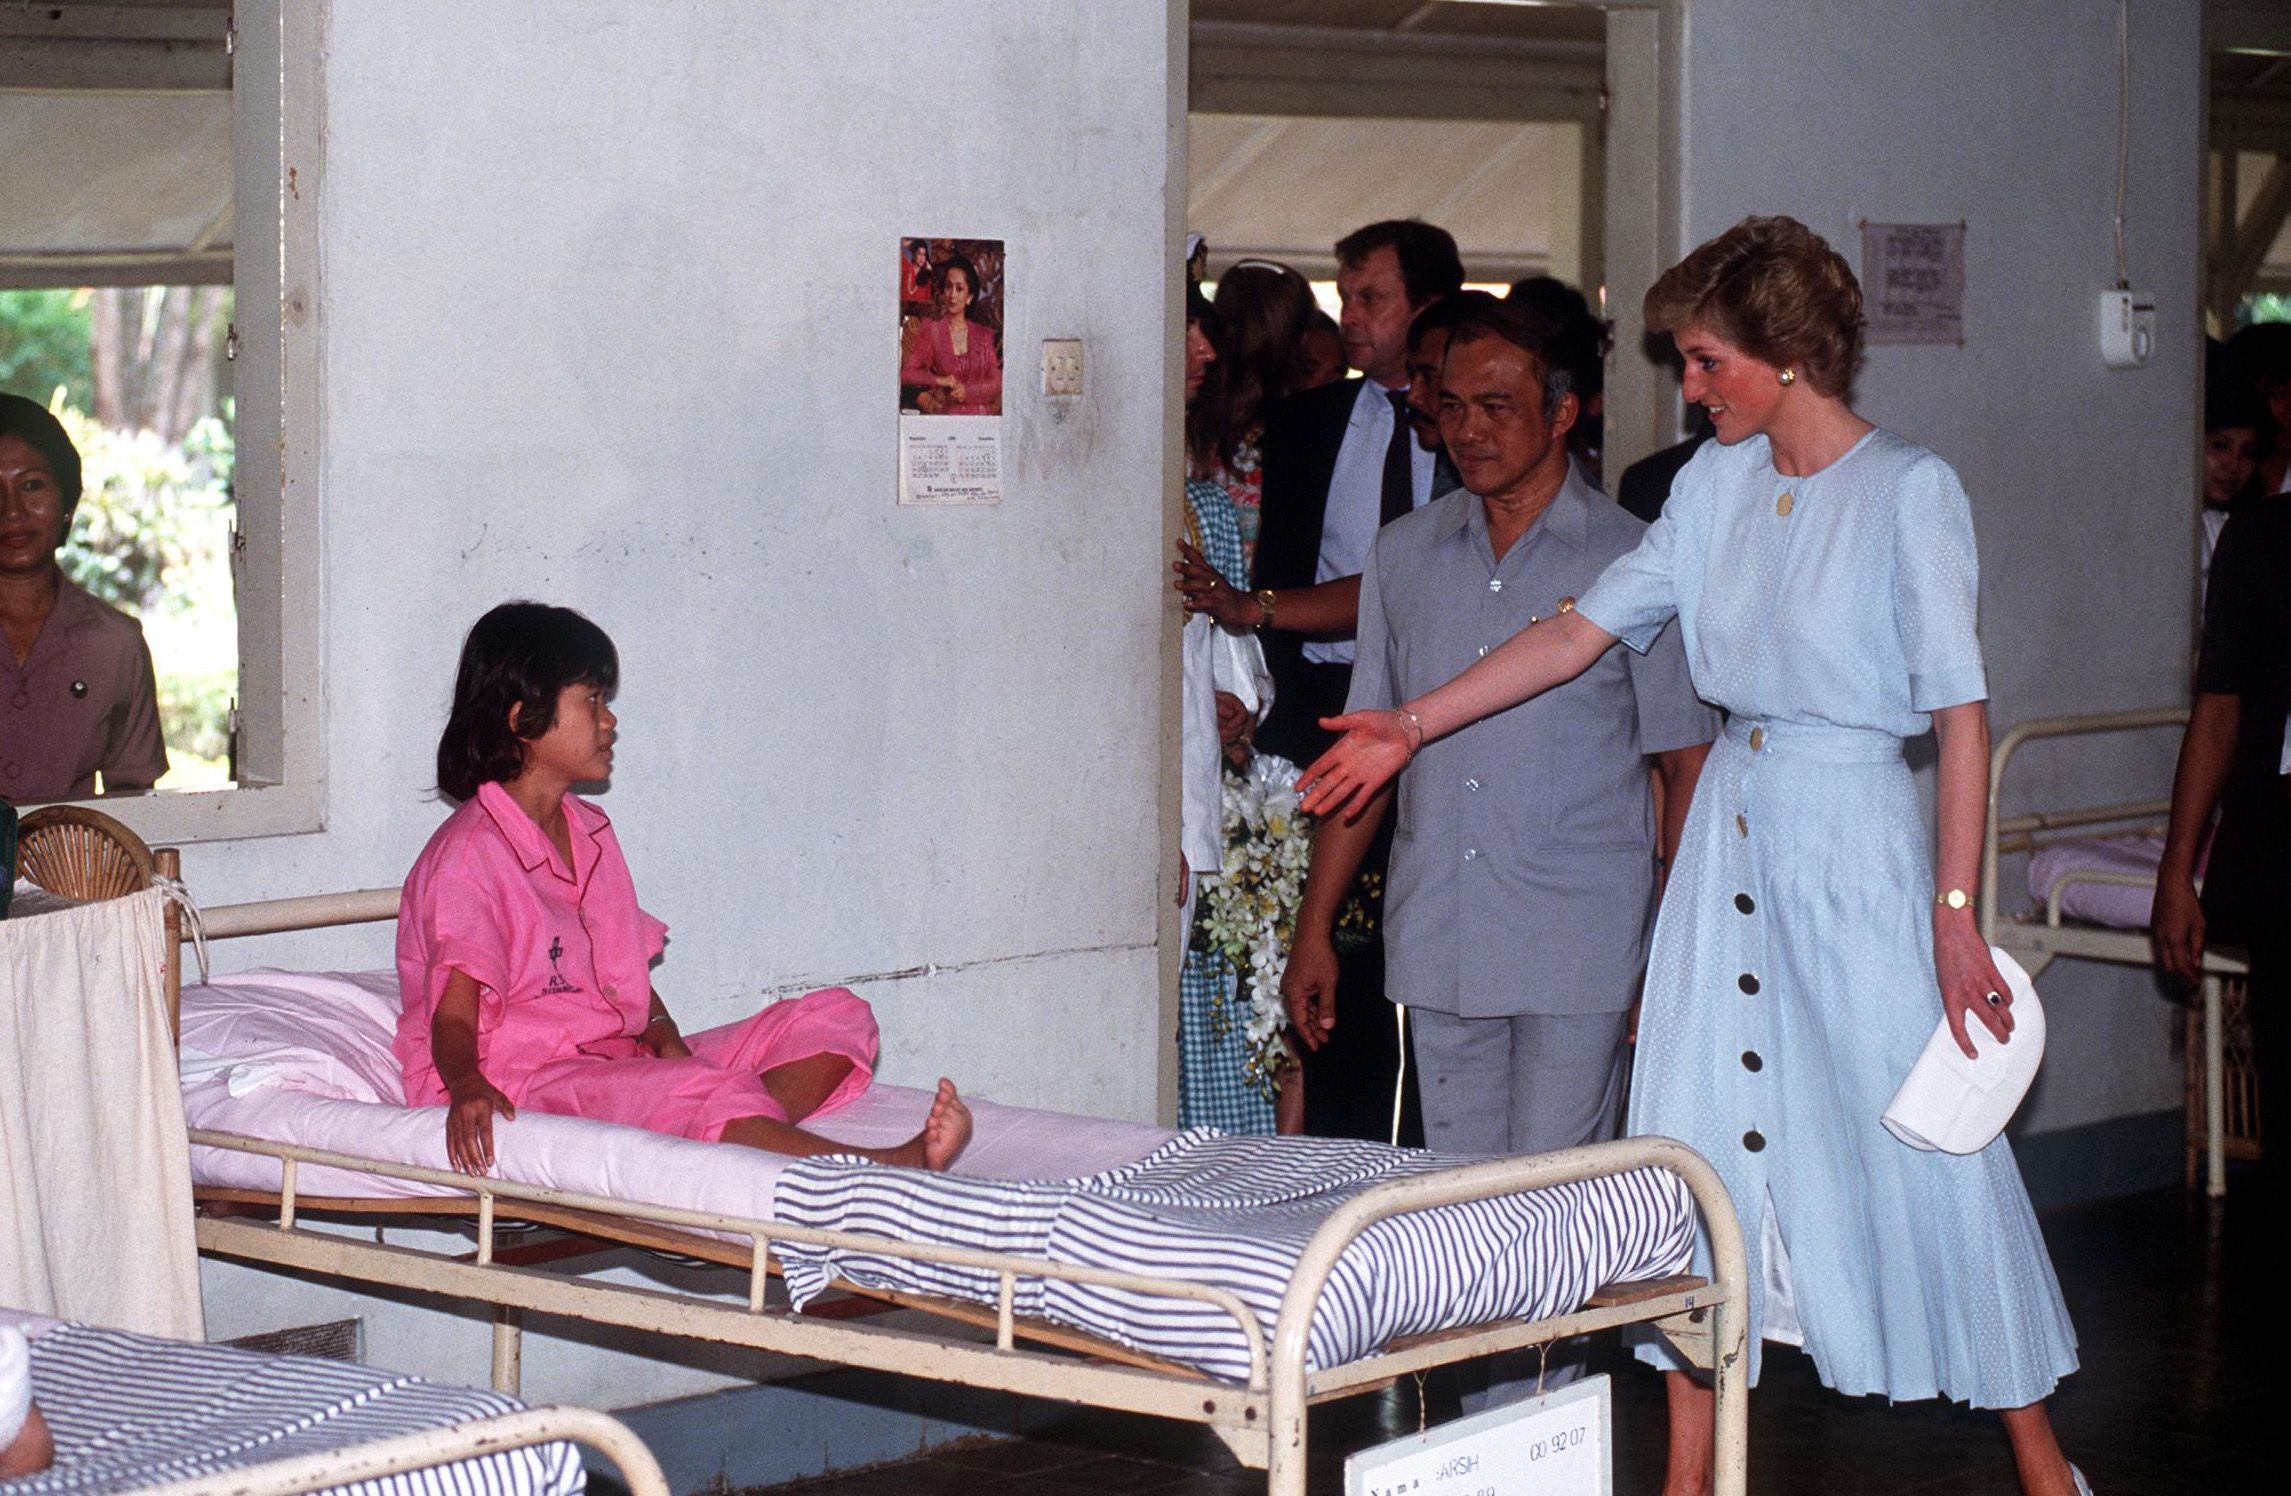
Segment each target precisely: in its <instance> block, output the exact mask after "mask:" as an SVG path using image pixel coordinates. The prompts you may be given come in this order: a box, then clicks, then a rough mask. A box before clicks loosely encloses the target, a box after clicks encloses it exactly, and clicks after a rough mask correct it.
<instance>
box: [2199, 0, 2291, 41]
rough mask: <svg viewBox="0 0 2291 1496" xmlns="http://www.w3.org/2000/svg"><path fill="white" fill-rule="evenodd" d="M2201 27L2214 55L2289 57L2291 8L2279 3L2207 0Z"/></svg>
mask: <svg viewBox="0 0 2291 1496" xmlns="http://www.w3.org/2000/svg"><path fill="white" fill-rule="evenodd" d="M2204 25H2205V28H2206V31H2207V33H2208V39H2209V42H2210V46H2211V49H2212V50H2213V51H2214V52H2258V53H2276V54H2291V9H2286V8H2285V7H2284V6H2283V4H2282V3H2281V0H2210V3H2209V4H2207V5H2205V6H2204Z"/></svg>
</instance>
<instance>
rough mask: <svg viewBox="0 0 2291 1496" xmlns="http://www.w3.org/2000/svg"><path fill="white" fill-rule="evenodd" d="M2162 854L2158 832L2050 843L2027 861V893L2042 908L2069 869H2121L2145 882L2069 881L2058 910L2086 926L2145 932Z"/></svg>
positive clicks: (2151, 910)
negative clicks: (2106, 926) (2150, 834)
mask: <svg viewBox="0 0 2291 1496" xmlns="http://www.w3.org/2000/svg"><path fill="white" fill-rule="evenodd" d="M2163 858H2164V839H2163V838H2162V837H2160V836H2100V837H2090V838H2086V839H2083V840H2079V841H2065V842H2055V843H2053V844H2052V845H2051V846H2049V847H2046V848H2044V849H2043V850H2042V851H2040V852H2038V853H2037V854H2036V855H2035V856H2033V857H2031V858H2029V863H2028V891H2029V897H2031V898H2033V899H2035V900H2036V904H2037V909H2038V910H2039V911H2040V912H2041V911H2042V910H2043V909H2045V907H2046V906H2047V904H2048V902H2049V901H2050V899H2051V897H2052V888H2053V885H2054V884H2055V883H2057V882H2059V881H2060V879H2062V878H2064V877H2067V876H2069V875H2070V874H2073V873H2112V874H2114V873H2124V874H2130V875H2132V876H2134V877H2137V878H2142V879H2145V880H2146V881H2145V882H2144V883H2143V884H2142V885H2141V886H2140V887H2137V888H2132V887H2127V886H2125V885H2123V884H2121V883H2070V884H2068V885H2067V886H2066V887H2065V888H2063V889H2062V890H2061V894H2060V912H2061V914H2062V915H2063V916H2064V917H2066V918H2069V919H2075V920H2082V921H2084V922H2085V923H2086V924H2093V925H2108V926H2110V927H2112V928H2114V929H2119V930H2144V929H2146V928H2147V927H2148V920H2149V918H2150V917H2151V914H2152V912H2153V910H2154V908H2155V903H2156V883H2155V879H2156V867H2157V864H2159V863H2160V862H2162V861H2163Z"/></svg>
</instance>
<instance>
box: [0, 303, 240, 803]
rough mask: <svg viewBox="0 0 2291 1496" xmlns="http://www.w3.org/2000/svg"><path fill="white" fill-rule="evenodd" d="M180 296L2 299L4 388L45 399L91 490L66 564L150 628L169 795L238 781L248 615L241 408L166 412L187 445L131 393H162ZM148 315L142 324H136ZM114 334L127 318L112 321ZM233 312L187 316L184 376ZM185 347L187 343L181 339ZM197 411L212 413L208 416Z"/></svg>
mask: <svg viewBox="0 0 2291 1496" xmlns="http://www.w3.org/2000/svg"><path fill="white" fill-rule="evenodd" d="M107 295H108V296H113V297H122V298H125V299H124V300H123V301H122V302H121V306H122V307H123V308H124V309H125V311H126V312H127V313H128V319H127V320H126V322H125V323H124V325H122V333H123V334H124V336H125V338H126V342H125V344H124V346H121V347H119V348H117V349H116V350H115V356H114V362H113V364H112V365H111V366H110V367H112V368H113V369H114V370H115V375H114V381H115V390H114V394H113V396H112V402H113V403H114V404H115V405H120V406H123V407H124V408H123V409H121V410H119V411H117V412H115V414H114V416H113V423H112V424H106V423H105V422H103V421H100V420H98V419H97V417H96V415H95V414H94V412H95V409H96V407H97V404H98V401H97V398H96V390H95V382H94V377H93V374H94V368H95V364H96V359H97V353H96V349H95V344H96V340H97V330H96V327H95V323H96V321H97V318H96V317H95V316H94V311H95V309H96V303H98V302H99V301H100V299H101V298H103V297H105V296H107ZM190 295H191V293H188V292H180V291H179V294H177V295H176V296H175V297H174V299H173V302H172V303H168V302H167V299H166V293H165V292H164V290H163V289H162V288H134V289H132V290H130V291H127V292H100V291H99V292H90V291H86V290H58V291H24V290H15V291H5V290H0V389H5V390H8V391H10V392H12V393H15V394H20V395H23V396H25V397H26V398H28V399H32V400H37V401H38V402H39V403H41V404H42V405H46V406H48V407H49V408H50V409H52V410H54V411H55V412H56V415H57V418H58V419H59V420H61V421H62V422H63V424H64V429H65V430H66V431H67V432H69V433H70V435H71V438H72V442H73V444H74V445H75V446H77V447H78V448H79V452H80V465H81V471H82V478H83V493H82V496H81V499H80V506H79V511H78V513H77V514H76V515H75V516H74V517H73V521H72V528H71V534H70V536H69V537H68V538H67V540H66V541H65V544H64V548H63V551H62V553H61V555H60V556H59V557H58V559H59V561H60V562H61V563H62V566H63V569H64V574H65V575H66V576H68V577H70V578H71V579H72V580H73V581H74V582H76V583H78V584H79V585H80V586H82V587H85V588H87V590H88V591H89V592H91V593H93V594H94V595H95V596H97V597H98V598H101V599H102V600H103V601H105V602H107V603H109V604H111V605H112V606H113V607H115V608H119V609H120V610H122V611H123V612H126V613H130V614H133V615H134V616H135V617H136V618H138V619H139V620H140V621H141V622H142V624H143V633H144V638H145V639H146V641H147V642H148V643H149V644H150V646H151V657H152V664H153V667H154V669H155V671H156V673H157V676H158V684H159V716H160V722H161V727H162V730H163V732H164V733H165V736H166V739H167V752H168V756H169V758H170V760H171V761H172V766H171V768H170V770H169V773H168V775H167V778H166V779H164V780H163V781H161V783H162V784H163V785H164V786H165V787H167V788H171V789H173V788H206V787H212V786H216V785H220V784H223V783H225V782H227V780H228V778H229V764H228V756H229V751H230V750H229V723H230V709H231V703H232V701H233V700H234V699H235V698H236V697H237V695H238V674H239V664H238V610H237V600H236V598H235V597H234V596H233V594H232V581H231V570H230V532H231V523H232V518H233V514H234V505H233V503H232V498H231V472H232V464H233V456H234V449H233V443H232V436H231V433H232V429H233V424H232V416H233V412H232V409H231V402H230V401H229V400H228V399H227V398H224V399H222V400H220V401H219V402H218V401H214V400H213V399H211V398H210V397H208V396H206V395H201V394H198V393H193V394H192V395H190V396H188V397H185V398H182V399H180V400H178V401H177V402H175V403H174V404H172V405H170V404H168V403H167V402H159V404H160V407H161V408H162V409H164V410H179V411H180V412H181V415H180V417H179V419H180V420H181V421H183V422H185V423H187V425H188V429H187V430H185V429H184V427H183V426H182V425H176V426H174V427H173V428H172V429H175V430H182V431H183V435H182V438H181V439H180V440H179V441H170V440H168V439H167V437H165V436H163V435H161V434H160V433H158V432H156V431H153V430H150V429H148V428H147V427H146V426H145V424H144V422H145V421H146V420H147V419H148V418H150V417H151V415H152V413H153V412H152V410H151V409H150V408H148V407H139V406H138V405H137V404H136V403H135V399H134V397H135V396H136V395H137V394H139V393H141V392H144V391H147V390H149V389H151V388H152V387H153V386H154V380H153V379H152V377H151V371H152V369H153V368H154V367H155V366H154V365H153V364H152V363H151V361H150V360H149V358H148V357H147V355H148V352H149V350H150V348H151V347H153V346H161V347H164V346H167V344H168V341H169V340H168V339H166V338H161V337H154V336H149V335H148V334H149V333H151V332H152V331H153V330H154V329H155V327H156V320H155V319H157V318H158V317H159V316H161V315H163V314H165V313H168V312H170V311H171V312H172V313H173V314H174V315H177V316H178V317H183V316H184V308H183V306H182V303H184V302H185V301H187V300H188V299H189V298H190ZM138 316H141V317H142V318H143V319H144V320H143V321H142V322H137V321H135V320H134V319H135V318H136V317H138ZM113 320H114V323H115V324H121V319H120V318H118V317H114V319H113ZM227 320H228V312H227V304H226V306H225V308H223V309H220V310H217V311H214V312H212V313H211V314H210V315H207V316H204V317H191V318H187V319H186V321H187V322H188V324H189V325H188V331H189V333H190V337H191V346H190V351H189V352H187V353H185V354H183V355H182V357H183V358H184V359H185V360H186V363H185V365H184V367H185V368H190V369H196V367H197V366H198V365H199V364H200V363H201V362H202V361H205V362H207V363H208V364H209V365H210V367H211V366H213V358H214V352H215V350H214V349H213V348H212V347H211V346H209V339H210V338H211V337H219V330H220V328H221V327H222V326H223V325H225V324H226V323H227ZM175 346H177V347H178V348H180V347H182V346H183V345H182V344H181V343H180V342H179V341H178V342H177V343H176V344H175ZM218 404H219V406H220V410H219V413H210V414H197V412H198V410H199V409H200V408H201V406H202V405H203V406H204V407H205V409H207V410H208V411H210V412H213V411H215V410H216V407H217V405H218Z"/></svg>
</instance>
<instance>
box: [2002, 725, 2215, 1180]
mask: <svg viewBox="0 0 2291 1496" xmlns="http://www.w3.org/2000/svg"><path fill="white" fill-rule="evenodd" d="M2187 721H2188V709H2187V708H2186V707H2152V708H2149V709H2146V710H2143V711H2132V712H2096V713H2091V714H2088V715H2083V716H2073V717H2038V718H2034V719H2032V720H2030V721H2027V722H2023V723H2020V724H2019V725H2018V726H2016V727H2014V728H2013V729H2012V730H2011V731H2009V732H2007V733H2006V734H2005V735H2004V737H2003V738H2002V739H2001V740H2000V741H1999V742H1998V743H1997V746H1996V751H1995V753H1994V754H1992V755H1991V757H1990V761H1989V827H1988V832H1987V835H1986V837H1985V839H1984V842H1983V846H1982V849H1981V930H1982V932H1983V934H1984V935H1985V936H1986V938H1987V939H1988V941H1989V943H1990V944H1992V945H1996V946H2000V947H2002V948H2003V949H2005V950H2007V951H2009V952H2011V953H2012V954H2013V956H2014V957H2015V958H2017V959H2018V960H2019V961H2020V962H2021V964H2022V965H2024V966H2026V967H2027V968H2028V974H2029V977H2030V978H2031V979H2032V980H2033V979H2034V978H2035V977H2036V976H2037V975H2038V974H2039V973H2041V972H2042V971H2043V970H2044V969H2045V968H2046V967H2047V966H2049V965H2051V964H2052V963H2053V961H2054V960H2055V959H2056V958H2058V957H2061V956H2070V957H2074V958H2077V959H2080V960H2086V961H2109V962H2114V963H2117V964H2119V965H2125V966H2154V965H2155V963H2156V953H2155V946H2154V943H2153V941H2152V939H2151V937H2150V935H2149V932H2148V931H2147V930H2145V929H2140V930H2123V929H2115V928H2111V927H2108V926H2103V925H2090V924H2063V923H2062V922H2061V917H2060V902H2061V896H2062V894H2063V893H2065V892H2066V891H2067V890H2068V889H2069V888H2070V887H2072V886H2074V885H2075V884H2078V883H2088V884H2109V885H2114V886H2118V887H2128V888H2148V889H2153V888H2154V887H2155V879H2154V878H2152V877H2150V878H2142V877H2139V876H2137V875H2135V874H2130V873H2107V872H2071V873H2067V874H2065V875H2063V876H2062V877H2061V878H2059V879H2058V880H2056V881H2055V882H2054V884H2053V886H2052V887H2051V888H2050V889H2048V890H2047V891H2046V898H2045V909H2044V912H2043V914H2042V916H2041V917H2040V916H2037V915H2034V914H2029V915H2008V916H2005V917H2002V918H2000V917H1999V916H1998V913H1997V862H1998V859H1999V858H2000V857H2004V856H2010V855H2013V854H2016V853H2024V852H2033V851H2036V850H2037V849H2038V848H2040V847H2043V846H2045V845H2047V844H2049V843H2052V842H2059V841H2067V840H2070V839H2072V838H2076V837H2086V836H2107V835H2131V834H2157V833H2160V832H2161V830H2162V829H2163V824H2162V821H2161V819H2160V818H2161V817H2164V816H2167V815H2169V814H2170V812H2171V808H2172V802H2171V800H2170V798H2169V797H2168V796H2167V797H2165V798H2163V799H2155V800H2131V801H2125V802H2122V803H2120V804H2116V805H2097V806H2087V807H2081V808H2077V809H2070V810H2032V811H2024V812H2022V813H2020V814H2018V815H2012V816H2005V815H2001V814H1999V810H1998V806H1999V802H2000V801H2001V799H2002V797H2003V794H2004V783H2005V767H2006V765H2007V764H2009V763H2010V762H2011V761H2012V757H2013V755H2014V754H2015V753H2016V752H2018V751H2019V750H2020V749H2021V748H2022V747H2024V746H2025V745H2027V744H2029V743H2031V742H2034V741H2036V740H2038V739H2043V738H2065V737H2086V736H2092V735H2095V734H2099V733H2112V732H2139V731H2146V730H2149V729H2153V728H2161V727H2174V728H2182V729H2184V728H2185V727H2186V726H2187ZM2250 971H2251V965H2250V963H2249V962H2248V961H2246V960H2245V959H2244V957H2243V955H2242V953H2241V952H2239V951H2234V950H2223V949H2207V950H2206V951H2205V952H2204V960H2203V988H2202V990H2203V1063H2204V1163H2205V1172H2204V1188H2205V1191H2206V1193H2208V1194H2210V1195H2211V1196H2212V1197H2214V1198H2217V1197H2219V1196H2222V1195H2225V1194H2226V1193H2227V1112H2226V1105H2227V1103H2226V1099H2225V1082H2226V1074H2225V1072H2226V1068H2227V1063H2226V1060H2227V1033H2226V1023H2225V1020H2224V1018H2223V1016H2222V1013H2223V1008H2224V1002H2225V995H2224V992H2223V990H2222V987H2223V983H2224V981H2225V979H2226V978H2228V977H2238V976H2247V975H2249V974H2250Z"/></svg>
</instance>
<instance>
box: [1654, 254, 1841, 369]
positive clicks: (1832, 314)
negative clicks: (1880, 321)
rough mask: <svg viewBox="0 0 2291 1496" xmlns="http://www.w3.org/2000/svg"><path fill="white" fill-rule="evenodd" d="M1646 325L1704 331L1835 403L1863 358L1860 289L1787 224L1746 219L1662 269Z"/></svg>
mask: <svg viewBox="0 0 2291 1496" xmlns="http://www.w3.org/2000/svg"><path fill="white" fill-rule="evenodd" d="M1646 321H1647V330H1648V331H1650V332H1676V331H1677V330H1679V329H1680V328H1682V327H1696V326H1699V327H1706V328H1708V329H1710V330H1711V331H1712V332H1714V333H1716V334H1718V336H1720V337H1722V338H1724V339H1725V340H1726V341H1727V342H1729V343H1732V344H1734V345H1735V346H1736V347H1737V348H1740V349H1741V350H1742V351H1743V352H1745V353H1747V354H1749V355H1750V356H1751V357H1753V358H1755V359H1758V360H1759V361H1761V362H1763V363H1769V364H1773V365H1775V366H1776V367H1777V368H1794V369H1797V370H1798V371H1800V372H1801V373H1802V374H1804V376H1805V378H1806V380H1807V382H1808V383H1810V384H1812V385H1813V387H1814V388H1815V389H1817V390H1820V391H1821V392H1822V393H1823V394H1825V395H1834V396H1837V397H1839V398H1841V399H1842V398H1844V396H1845V394H1846V392H1847V390H1848V389H1850V388H1851V387H1852V385H1853V375H1854V367H1855V365H1857V364H1858V363H1859V362H1860V361H1861V331H1862V317H1861V283H1860V282H1859V281H1857V280H1855V279H1854V273H1853V269H1852V267H1851V266H1849V265H1847V264H1846V262H1845V257H1844V256H1842V255H1840V254H1839V253H1838V252H1837V251H1836V250H1834V249H1832V248H1830V246H1829V244H1828V242H1827V241H1826V240H1824V239H1823V238H1822V236H1821V235H1819V234H1817V233H1815V232H1814V231H1813V230H1812V229H1809V228H1807V227H1806V226H1805V225H1804V224H1802V223H1800V222H1798V220H1796V219H1795V218H1783V217H1773V218H1745V219H1743V220H1742V221H1741V222H1740V223H1738V224H1736V225H1735V226H1734V227H1733V228H1730V229H1728V230H1727V231H1726V232H1725V233H1723V234H1720V235H1719V236H1718V237H1717V238H1715V239H1713V240H1711V241H1710V242H1709V243H1708V244H1705V245H1703V246H1702V247H1701V248H1699V249H1697V250H1695V251H1694V253H1692V254H1690V255H1688V256H1687V257H1686V258H1685V259H1683V260H1681V261H1679V262H1678V263H1677V264H1676V265H1673V266H1672V267H1671V268H1670V269H1669V270H1666V271H1664V272H1663V275H1662V278H1661V279H1659V280H1657V281H1656V282H1655V283H1654V285H1653V287H1652V288H1651V289H1649V290H1648V292H1647V299H1646Z"/></svg>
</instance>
